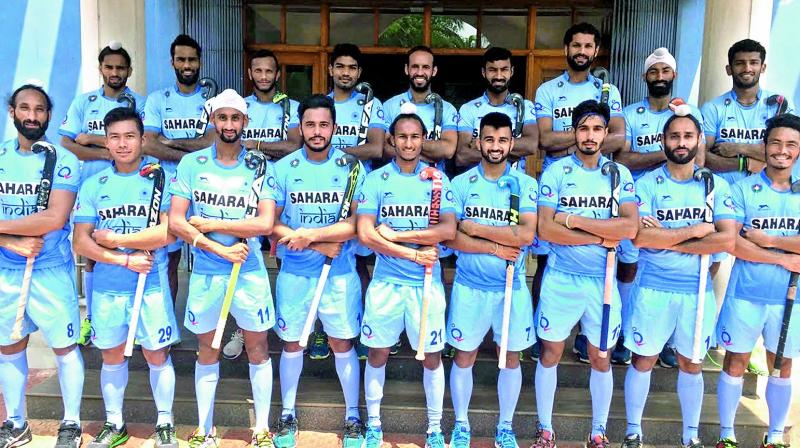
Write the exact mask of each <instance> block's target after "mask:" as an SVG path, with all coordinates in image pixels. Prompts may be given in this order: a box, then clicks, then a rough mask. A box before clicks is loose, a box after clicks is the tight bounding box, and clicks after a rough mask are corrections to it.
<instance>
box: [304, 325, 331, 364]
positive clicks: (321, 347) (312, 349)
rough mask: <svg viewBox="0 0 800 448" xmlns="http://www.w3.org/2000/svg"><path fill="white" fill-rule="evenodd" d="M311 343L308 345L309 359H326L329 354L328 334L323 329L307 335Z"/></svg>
mask: <svg viewBox="0 0 800 448" xmlns="http://www.w3.org/2000/svg"><path fill="white" fill-rule="evenodd" d="M309 338H310V339H311V344H309V345H308V357H309V358H311V359H317V360H319V359H326V358H327V357H329V356H331V348H330V347H329V346H328V335H327V334H325V332H323V331H317V332H314V333H313V334H311V335H310V336H309Z"/></svg>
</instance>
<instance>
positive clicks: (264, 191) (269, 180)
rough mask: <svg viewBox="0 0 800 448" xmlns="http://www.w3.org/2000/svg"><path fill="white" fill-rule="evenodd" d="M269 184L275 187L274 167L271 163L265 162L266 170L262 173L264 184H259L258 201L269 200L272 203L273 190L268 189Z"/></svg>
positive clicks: (273, 198)
mask: <svg viewBox="0 0 800 448" xmlns="http://www.w3.org/2000/svg"><path fill="white" fill-rule="evenodd" d="M270 184H272V185H275V165H273V164H272V162H270V161H267V169H266V172H265V173H264V182H263V183H262V184H261V191H259V192H258V200H259V202H260V201H264V200H271V201H274V200H275V197H274V193H275V191H274V189H273V188H272V187H270Z"/></svg>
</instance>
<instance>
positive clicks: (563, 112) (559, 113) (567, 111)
mask: <svg viewBox="0 0 800 448" xmlns="http://www.w3.org/2000/svg"><path fill="white" fill-rule="evenodd" d="M573 109H574V108H573V107H557V108H555V109H553V118H555V119H556V120H557V119H559V118H572V110H573Z"/></svg>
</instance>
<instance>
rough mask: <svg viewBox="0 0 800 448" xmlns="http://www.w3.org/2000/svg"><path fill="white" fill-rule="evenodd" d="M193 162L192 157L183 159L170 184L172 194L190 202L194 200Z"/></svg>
mask: <svg viewBox="0 0 800 448" xmlns="http://www.w3.org/2000/svg"><path fill="white" fill-rule="evenodd" d="M192 161H193V158H190V157H184V158H183V159H181V161H180V162H179V163H178V169H177V171H176V172H175V177H174V178H173V179H172V181H171V182H170V193H172V194H173V195H175V196H178V197H180V198H184V199H188V200H190V201H191V200H192V185H191V182H192Z"/></svg>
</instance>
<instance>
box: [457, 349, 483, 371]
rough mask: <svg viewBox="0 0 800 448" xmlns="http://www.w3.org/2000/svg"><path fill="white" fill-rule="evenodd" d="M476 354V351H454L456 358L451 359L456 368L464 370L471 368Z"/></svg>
mask: <svg viewBox="0 0 800 448" xmlns="http://www.w3.org/2000/svg"><path fill="white" fill-rule="evenodd" d="M477 354H478V351H477V350H474V351H471V352H464V351H461V350H456V356H455V357H454V358H453V362H454V363H455V364H456V365H457V366H458V367H460V368H462V369H466V368H469V367H472V366H473V365H474V364H475V357H476V356H477Z"/></svg>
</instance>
